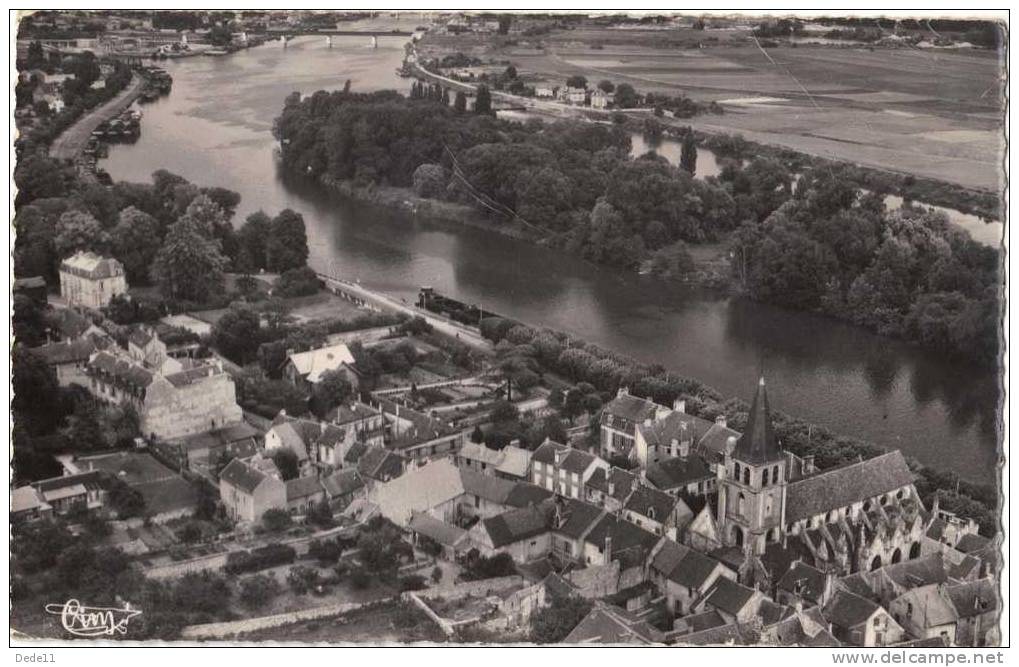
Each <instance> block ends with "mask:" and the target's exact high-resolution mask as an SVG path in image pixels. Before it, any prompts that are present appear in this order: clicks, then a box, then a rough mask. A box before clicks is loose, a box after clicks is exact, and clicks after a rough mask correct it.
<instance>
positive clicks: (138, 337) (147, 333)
mask: <svg viewBox="0 0 1019 667" xmlns="http://www.w3.org/2000/svg"><path fill="white" fill-rule="evenodd" d="M154 337H155V336H154V334H153V333H152V331H151V330H150V329H149V328H148V327H137V328H135V329H133V330H132V331H131V333H130V335H128V337H127V340H128V341H130V342H131V343H134V344H135V345H137V346H138V347H145V346H146V345H148V344H149V343H150V342H152V339H153V338H154Z"/></svg>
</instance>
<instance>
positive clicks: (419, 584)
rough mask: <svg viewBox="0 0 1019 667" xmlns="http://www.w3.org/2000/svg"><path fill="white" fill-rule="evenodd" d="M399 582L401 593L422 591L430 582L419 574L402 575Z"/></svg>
mask: <svg viewBox="0 0 1019 667" xmlns="http://www.w3.org/2000/svg"><path fill="white" fill-rule="evenodd" d="M398 583H399V588H400V592H401V593H402V592H403V591H420V590H421V589H423V588H428V582H427V581H425V578H424V577H422V576H421V575H419V574H412V575H409V576H406V577H400V580H399V582H398Z"/></svg>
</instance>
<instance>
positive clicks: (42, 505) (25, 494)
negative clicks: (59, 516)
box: [11, 486, 48, 513]
mask: <svg viewBox="0 0 1019 667" xmlns="http://www.w3.org/2000/svg"><path fill="white" fill-rule="evenodd" d="M46 508H48V505H47V503H46V501H45V500H43V497H42V495H41V494H40V492H39V491H38V490H37V489H36V488H35V487H33V486H21V487H18V488H16V489H14V490H13V491H11V513H14V512H29V511H31V510H41V509H46Z"/></svg>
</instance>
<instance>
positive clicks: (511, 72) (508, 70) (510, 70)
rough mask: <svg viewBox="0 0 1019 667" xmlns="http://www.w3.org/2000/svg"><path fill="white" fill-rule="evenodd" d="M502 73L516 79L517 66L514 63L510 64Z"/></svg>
mask: <svg viewBox="0 0 1019 667" xmlns="http://www.w3.org/2000/svg"><path fill="white" fill-rule="evenodd" d="M502 75H503V76H504V77H505V78H507V79H515V78H517V68H516V67H514V66H513V65H509V66H508V67H507V68H506V70H505V71H504V72H503V73H502Z"/></svg>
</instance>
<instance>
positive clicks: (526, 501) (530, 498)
mask: <svg viewBox="0 0 1019 667" xmlns="http://www.w3.org/2000/svg"><path fill="white" fill-rule="evenodd" d="M553 495H554V494H553V493H552V492H551V491H549V490H547V489H543V488H542V487H540V486H535V485H534V484H528V483H527V482H517V483H516V484H514V485H513V489H512V490H511V491H510V492H509V495H507V496H506V504H507V505H509V506H511V507H527V506H528V505H537V504H538V503H540V502H542V501H545V500H548V499H549V498H551V497H552V496H553Z"/></svg>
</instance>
